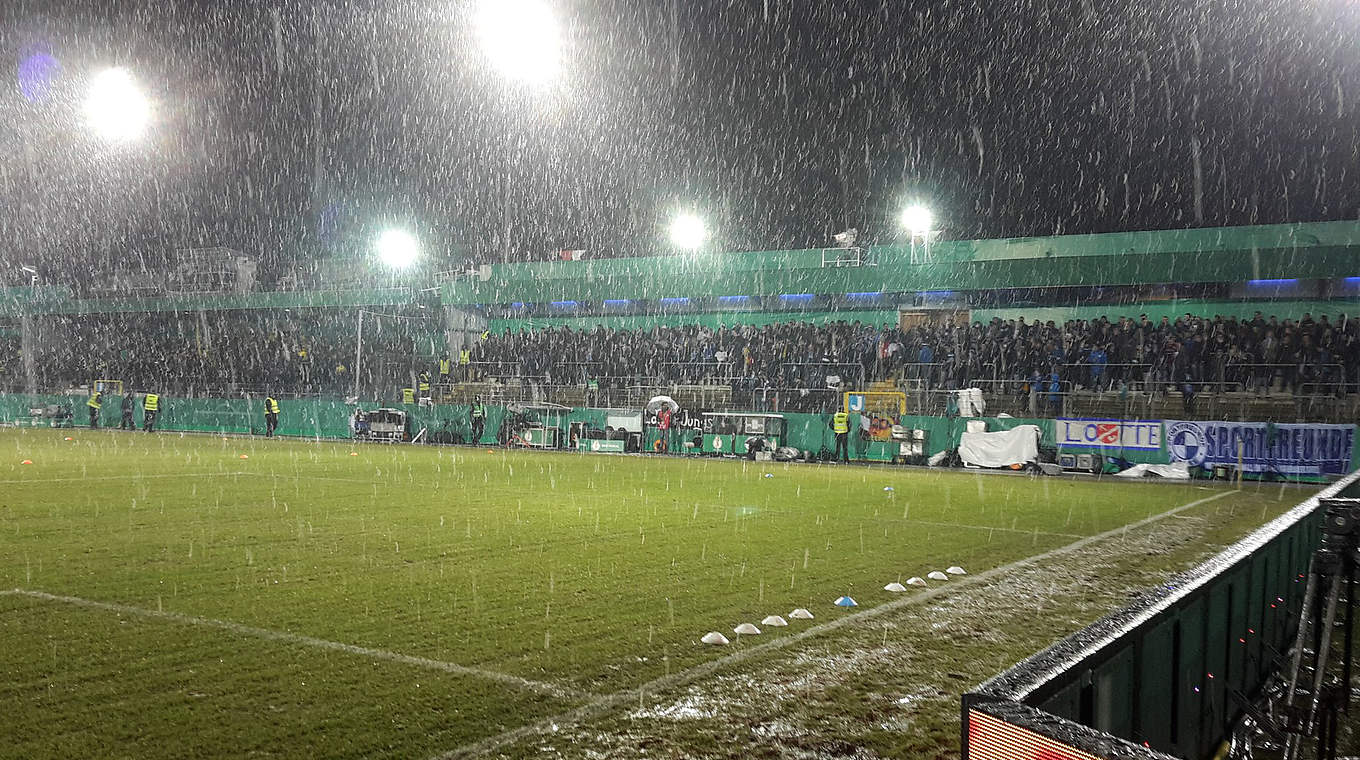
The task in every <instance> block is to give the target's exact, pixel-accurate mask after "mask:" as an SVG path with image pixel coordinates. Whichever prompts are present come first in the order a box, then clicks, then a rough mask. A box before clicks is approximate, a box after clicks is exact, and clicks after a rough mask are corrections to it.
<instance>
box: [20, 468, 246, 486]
mask: <svg viewBox="0 0 1360 760" xmlns="http://www.w3.org/2000/svg"><path fill="white" fill-rule="evenodd" d="M245 474H246V473H244V472H217V471H212V472H177V473H162V474H158V475H95V476H91V477H87V478H18V479H15V480H0V483H14V484H19V485H22V484H24V483H83V482H85V481H87V480H149V479H151V478H201V477H204V476H207V475H245Z"/></svg>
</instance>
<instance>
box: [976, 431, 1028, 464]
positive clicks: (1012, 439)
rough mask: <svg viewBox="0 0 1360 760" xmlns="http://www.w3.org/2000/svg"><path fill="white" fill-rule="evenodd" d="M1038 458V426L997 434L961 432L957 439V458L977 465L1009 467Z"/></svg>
mask: <svg viewBox="0 0 1360 760" xmlns="http://www.w3.org/2000/svg"><path fill="white" fill-rule="evenodd" d="M1038 457H1039V426H1038V425H1020V426H1018V427H1015V428H1013V429H1011V430H1002V431H1000V432H996V433H964V434H963V435H962V436H961V437H960V438H959V459H962V460H963V461H964V462H967V463H968V464H975V465H978V466H979V467H1009V466H1010V465H1013V464H1024V463H1026V462H1033V461H1034V460H1035V459H1037V458H1038Z"/></svg>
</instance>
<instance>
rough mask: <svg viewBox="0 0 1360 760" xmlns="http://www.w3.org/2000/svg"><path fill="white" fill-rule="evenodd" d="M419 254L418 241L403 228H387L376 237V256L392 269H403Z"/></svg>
mask: <svg viewBox="0 0 1360 760" xmlns="http://www.w3.org/2000/svg"><path fill="white" fill-rule="evenodd" d="M419 255H420V243H418V242H417V241H416V239H415V237H413V236H412V235H411V233H409V232H406V231H405V230H387V231H386V232H384V233H383V234H382V235H381V236H380V237H379V238H378V258H380V259H382V262H383V263H384V264H386V265H387V266H389V267H392V268H393V269H405V268H406V267H408V266H410V265H411V264H413V263H414V262H415V260H416V257H417V256H419Z"/></svg>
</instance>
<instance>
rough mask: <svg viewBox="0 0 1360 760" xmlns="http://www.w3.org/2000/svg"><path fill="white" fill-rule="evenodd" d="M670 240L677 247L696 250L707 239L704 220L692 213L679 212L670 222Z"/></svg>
mask: <svg viewBox="0 0 1360 760" xmlns="http://www.w3.org/2000/svg"><path fill="white" fill-rule="evenodd" d="M670 233H671V242H672V243H674V244H675V245H676V246H677V247H679V248H688V249H690V250H697V249H698V248H700V247H701V246H703V244H704V242H705V241H707V240H708V228H707V227H705V226H704V220H702V219H700V218H699V217H697V216H695V215H694V214H681V215H680V216H677V217H676V218H675V219H674V220H673V221H672V222H671V229H670Z"/></svg>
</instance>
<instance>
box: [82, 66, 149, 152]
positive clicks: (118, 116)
mask: <svg viewBox="0 0 1360 760" xmlns="http://www.w3.org/2000/svg"><path fill="white" fill-rule="evenodd" d="M85 118H86V120H87V121H88V122H89V125H90V128H91V129H93V130H94V132H95V134H97V135H99V136H100V137H102V138H104V139H105V140H108V141H110V142H124V141H127V140H132V139H135V138H136V137H138V136H140V135H141V134H142V132H143V131H145V129H146V125H147V123H148V122H150V121H151V103H150V102H149V101H148V100H147V99H146V96H145V95H143V94H142V91H141V90H140V89H139V88H138V87H137V82H136V80H134V79H133V78H132V74H130V73H129V72H128V70H127V69H106V70H105V71H102V72H100V73H99V74H97V75H95V77H94V79H92V80H90V92H89V95H88V96H86V98H85Z"/></svg>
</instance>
